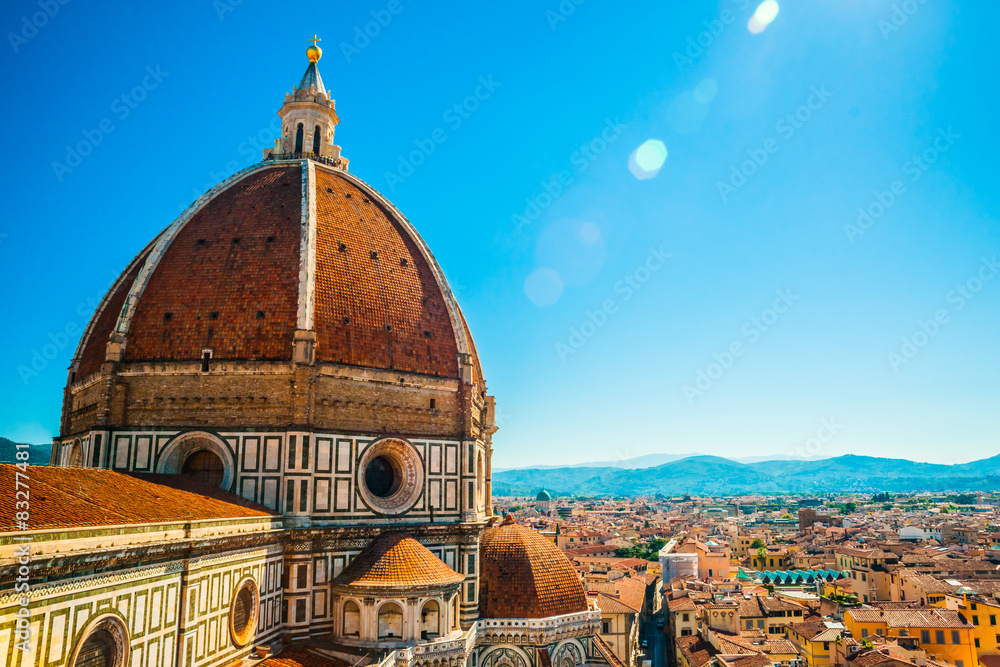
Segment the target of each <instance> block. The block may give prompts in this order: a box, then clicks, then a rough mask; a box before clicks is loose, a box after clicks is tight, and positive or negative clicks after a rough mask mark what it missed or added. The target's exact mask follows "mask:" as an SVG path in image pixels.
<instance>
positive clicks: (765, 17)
mask: <svg viewBox="0 0 1000 667" xmlns="http://www.w3.org/2000/svg"><path fill="white" fill-rule="evenodd" d="M776 16H778V3H777V2H776V1H775V0H764V2H762V3H760V4H759V5H758V6H757V10H756V11H755V12H754V13H753V16H751V17H750V21H749V22H747V30H749V31H750V32H752V33H753V34H755V35H757V34H760V33H762V32H764V29H765V28H767V26H769V25H770V24H771V21H773V20H774V19H775V17H776Z"/></svg>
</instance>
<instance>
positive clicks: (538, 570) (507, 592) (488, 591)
mask: <svg viewBox="0 0 1000 667" xmlns="http://www.w3.org/2000/svg"><path fill="white" fill-rule="evenodd" d="M479 558H480V560H481V561H482V569H481V571H480V584H479V585H480V591H481V592H480V596H479V617H480V618H546V617H549V616H561V615H562V614H573V613H577V612H583V611H587V597H586V594H585V593H584V592H583V584H581V583H580V578H579V577H578V576H577V574H576V570H574V569H573V565H572V563H570V562H569V559H568V558H566V556H565V554H563V552H561V551H560V550H559V549H558V548H557V547H556V545H554V544H553V543H552V542H550V541H549V540H547V539H545V538H544V537H542V536H541V535H539V534H538V533H536V532H535V531H533V530H531V529H529V528H525V527H523V526H519V525H517V524H516V523H514V521H513V519H512V518H511V517H510V516H509V515H508V517H507V519H505V520H504V522H503V523H502V524H500V525H499V526H494V527H492V528H487V529H486V530H485V531H484V532H483V536H482V539H481V541H480V545H479Z"/></svg>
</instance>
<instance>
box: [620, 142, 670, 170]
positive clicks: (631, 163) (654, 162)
mask: <svg viewBox="0 0 1000 667" xmlns="http://www.w3.org/2000/svg"><path fill="white" fill-rule="evenodd" d="M666 161H667V147H666V145H664V143H663V142H662V141H660V140H659V139H647V140H646V141H644V142H643V143H642V145H641V146H639V147H638V148H636V149H635V151H633V153H632V155H630V156H629V159H628V168H629V170H630V171H631V172H632V175H633V176H635V177H636V178H638V179H640V180H645V179H647V178H653V177H654V176H656V175H657V174H658V173H660V168H661V167H663V163H664V162H666Z"/></svg>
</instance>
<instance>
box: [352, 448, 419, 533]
mask: <svg viewBox="0 0 1000 667" xmlns="http://www.w3.org/2000/svg"><path fill="white" fill-rule="evenodd" d="M358 478H359V479H358V490H359V492H360V494H361V498H362V500H363V501H364V502H365V504H366V505H367V506H368V507H369V508H370V509H371V510H372V511H373V512H377V513H379V514H390V515H398V514H402V513H404V512H406V511H408V510H409V509H410V508H411V507H413V505H414V504H415V503H416V502H417V500H418V499H419V498H420V493H421V491H422V489H423V480H424V465H423V461H422V460H421V459H420V455H419V454H418V453H417V450H416V449H414V448H413V446H412V445H410V444H409V443H407V442H404V441H403V440H396V439H394V438H387V439H385V440H379V441H378V442H374V443H372V444H370V445H368V447H367V448H366V449H365V450H364V452H363V453H362V454H361V459H360V460H359V461H358Z"/></svg>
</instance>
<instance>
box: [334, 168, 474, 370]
mask: <svg viewBox="0 0 1000 667" xmlns="http://www.w3.org/2000/svg"><path fill="white" fill-rule="evenodd" d="M316 223H317V233H316V336H317V341H316V357H317V359H320V360H323V361H336V362H340V363H345V364H352V365H358V366H370V367H376V368H392V369H396V370H405V371H412V372H415V373H425V374H428V375H440V376H445V377H457V376H458V370H459V367H458V357H457V354H458V347H457V345H456V343H455V334H454V332H453V330H452V325H451V319H450V316H449V314H448V307H447V305H446V303H445V298H444V295H443V294H442V292H441V288H440V286H439V284H438V282H437V279H436V278H435V276H434V274H433V272H432V270H431V267H430V266H429V265H428V263H427V260H426V259H424V255H423V253H421V251H420V249H419V248H418V246H417V244H416V242H415V241H414V240H413V239H412V238H411V237H410V235H409V234H408V233H407V232H406V231H405V230H404V229H403V227H402V225H401V224H400V222H399V221H397V220H396V219H395V217H394V216H393V215H392V214H391V213H390V212H389V211H387V210H385V209H384V208H382V206H381V205H379V204H378V203H377V202H376V201H375V200H374V199H372V198H371V197H369V196H368V194H367V193H366V192H365V191H364V190H362V189H361V188H359V187H357V186H356V185H354V184H353V183H351V182H350V181H348V180H347V179H346V178H343V177H341V176H339V175H338V174H335V173H330V172H327V171H326V170H323V169H317V170H316ZM342 248H343V249H342ZM348 320H349V321H348ZM463 326H464V322H463ZM477 363H478V362H477Z"/></svg>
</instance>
